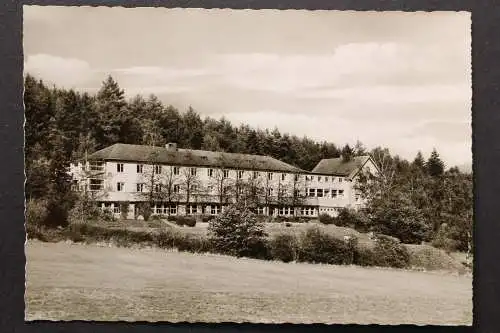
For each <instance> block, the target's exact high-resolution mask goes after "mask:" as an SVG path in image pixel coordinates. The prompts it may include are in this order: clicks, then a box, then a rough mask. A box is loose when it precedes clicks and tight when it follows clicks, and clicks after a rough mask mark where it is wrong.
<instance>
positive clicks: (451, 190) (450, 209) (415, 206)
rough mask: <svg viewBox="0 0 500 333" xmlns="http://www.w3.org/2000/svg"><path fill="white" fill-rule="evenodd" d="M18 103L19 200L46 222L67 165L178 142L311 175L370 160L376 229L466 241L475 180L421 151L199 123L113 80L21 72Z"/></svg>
mask: <svg viewBox="0 0 500 333" xmlns="http://www.w3.org/2000/svg"><path fill="white" fill-rule="evenodd" d="M24 103H25V116H26V124H25V138H26V141H25V142H26V144H25V157H26V160H25V161H26V176H27V182H26V197H27V199H28V200H30V199H32V200H43V202H44V204H45V205H46V206H47V210H48V212H49V214H48V217H47V219H46V220H47V224H48V225H53V226H55V225H65V224H66V223H67V212H68V211H69V210H70V209H71V207H72V205H73V202H74V195H73V194H72V193H71V191H70V182H69V179H68V177H67V173H66V172H67V167H68V164H69V162H70V161H75V160H78V159H81V158H83V157H84V156H85V154H86V153H91V152H94V151H96V150H98V149H101V148H104V147H107V146H109V145H111V144H114V143H117V142H121V143H131V144H147V145H164V144H165V143H167V142H177V143H178V145H179V147H182V148H191V149H206V150H213V151H226V152H238V153H249V154H261V155H269V156H272V157H275V158H277V159H280V160H282V161H284V162H287V163H290V164H292V165H295V166H297V167H300V168H302V169H305V170H312V169H313V168H314V166H315V165H316V164H317V163H318V162H319V161H320V160H321V159H322V158H332V157H339V156H340V155H341V154H343V155H352V154H366V153H371V154H372V156H373V157H374V158H375V161H376V162H377V163H378V164H379V165H380V167H381V169H382V171H383V173H382V175H383V177H384V180H383V181H382V180H381V181H380V182H378V183H377V184H379V186H384V189H385V191H386V192H385V194H384V196H382V197H378V196H377V195H375V194H374V193H378V192H377V190H375V189H373V188H368V187H364V188H363V189H362V190H363V191H364V193H365V195H366V196H367V197H368V198H369V199H370V200H369V202H370V207H369V210H368V211H369V212H370V211H371V213H370V214H371V215H370V218H371V219H372V220H373V221H375V220H377V221H379V222H380V223H382V222H383V223H384V225H387V226H386V229H384V230H386V232H387V233H391V232H392V231H393V230H394V229H397V225H398V224H400V221H401V220H404V221H406V222H407V225H406V227H407V228H408V230H407V232H409V233H415V234H417V235H420V236H417V240H433V239H436V238H437V237H438V236H439V237H442V238H443V239H445V240H452V241H453V242H455V243H454V246H457V247H459V248H461V249H465V248H466V247H467V245H468V242H469V241H470V234H471V231H472V176H471V175H470V174H464V173H462V172H460V171H459V170H458V169H457V168H455V167H453V168H448V169H447V168H446V166H445V165H444V163H443V161H441V159H440V158H439V154H438V153H437V152H436V151H434V152H433V153H432V155H431V156H430V157H429V158H428V159H427V160H426V159H425V158H424V157H423V156H422V155H421V154H420V153H419V154H418V155H417V156H416V158H415V160H414V161H411V162H410V161H407V160H405V159H402V158H400V157H398V156H393V155H392V154H391V153H390V151H389V150H388V149H386V148H382V147H378V148H375V149H373V150H371V151H366V149H365V148H364V147H363V145H362V144H361V143H359V142H358V143H357V144H356V146H354V147H349V146H347V145H345V146H343V147H342V148H341V147H339V146H337V145H336V144H334V143H329V142H316V141H313V140H311V139H309V138H306V137H303V138H299V137H297V136H295V135H292V134H288V133H280V131H279V129H278V128H274V129H273V130H257V129H254V128H252V127H250V126H248V125H241V126H239V127H237V126H234V125H232V124H231V123H230V122H229V121H227V120H226V119H213V118H210V117H206V118H202V117H201V116H200V114H199V113H197V112H196V111H195V110H194V109H192V108H189V109H188V110H178V109H177V108H175V107H174V106H171V105H164V104H162V102H161V101H160V100H159V99H158V98H157V97H156V96H154V95H150V96H147V97H144V96H136V97H134V98H132V99H130V100H127V99H126V98H125V94H124V91H123V90H122V89H121V88H120V87H119V85H118V83H117V82H116V81H114V80H113V78H111V77H108V78H107V79H106V80H105V81H104V82H103V84H102V87H101V88H100V90H99V91H98V92H97V94H95V95H91V94H88V93H81V92H77V91H74V90H66V89H60V88H58V87H50V86H48V85H47V84H45V83H44V82H43V81H41V80H39V79H37V78H35V77H33V76H31V75H27V76H26V78H25V96H24ZM201 111H202V110H201ZM353 135H354V133H353ZM384 214H385V215H384ZM381 219H382V220H383V221H382V220H381ZM443 225H445V227H444V229H443V227H442V226H443ZM416 229H418V230H416ZM391 230H392V231H391ZM443 230H444V231H443ZM450 230H451V231H450ZM457 242H458V243H459V244H456V243H457Z"/></svg>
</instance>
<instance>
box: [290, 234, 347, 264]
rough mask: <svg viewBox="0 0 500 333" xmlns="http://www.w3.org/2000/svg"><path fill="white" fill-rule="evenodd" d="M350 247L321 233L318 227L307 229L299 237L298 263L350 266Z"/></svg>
mask: <svg viewBox="0 0 500 333" xmlns="http://www.w3.org/2000/svg"><path fill="white" fill-rule="evenodd" d="M352 260H353V249H352V248H351V246H350V245H349V244H348V243H346V242H344V241H343V240H339V239H337V238H335V237H333V236H331V235H329V234H327V233H325V232H323V231H321V230H320V229H319V228H318V227H312V228H309V229H308V230H307V231H306V232H305V233H303V234H302V235H301V237H300V248H299V252H298V261H303V262H311V263H325V264H337V265H340V264H351V263H352Z"/></svg>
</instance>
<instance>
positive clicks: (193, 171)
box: [116, 163, 300, 181]
mask: <svg viewBox="0 0 500 333" xmlns="http://www.w3.org/2000/svg"><path fill="white" fill-rule="evenodd" d="M217 170H220V169H207V175H208V176H209V177H214V176H215V175H216V171H217ZM116 171H117V172H118V173H122V172H124V164H123V163H117V164H116ZM220 171H222V177H224V178H229V171H230V170H226V169H222V170H220ZM143 172H144V165H143V164H137V173H143ZM154 173H155V174H161V173H162V166H161V165H155V166H154ZM172 173H173V174H174V175H176V176H177V175H179V174H180V167H177V166H174V167H173V168H172ZM189 173H190V175H191V176H196V175H197V174H198V169H197V168H189ZM244 175H245V171H243V170H237V171H236V177H237V178H238V179H242V178H243V177H244ZM259 176H260V172H259V171H252V178H253V179H257V178H258V177H259ZM279 177H280V178H281V180H282V181H284V180H286V173H281V174H280V176H279ZM299 177H300V176H299V175H294V180H295V181H298V180H299ZM267 179H269V180H273V173H272V172H268V173H267Z"/></svg>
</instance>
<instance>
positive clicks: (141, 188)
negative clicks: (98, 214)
mask: <svg viewBox="0 0 500 333" xmlns="http://www.w3.org/2000/svg"><path fill="white" fill-rule="evenodd" d="M162 185H163V184H155V185H154V192H161V191H162ZM172 189H173V192H174V193H179V192H180V185H179V184H174V185H173V188H172ZM199 189H200V188H199V186H198V185H196V184H193V185H192V186H191V192H192V193H196V192H198V191H199ZM213 189H214V187H213V186H212V185H210V186H207V192H208V193H212V191H213ZM116 191H117V192H124V191H125V183H124V182H117V183H116ZM146 191H147V190H146V184H145V183H137V184H136V192H146ZM237 193H238V194H243V193H244V189H243V188H242V187H238V188H237ZM279 194H280V195H284V194H285V193H284V191H281V192H280V193H279ZM267 195H269V196H272V195H274V189H273V188H269V189H268V190H267ZM295 195H296V196H298V195H299V190H295Z"/></svg>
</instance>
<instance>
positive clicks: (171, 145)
mask: <svg viewBox="0 0 500 333" xmlns="http://www.w3.org/2000/svg"><path fill="white" fill-rule="evenodd" d="M165 148H167V149H168V150H170V151H177V143H175V142H169V143H167V144H166V145H165Z"/></svg>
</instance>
